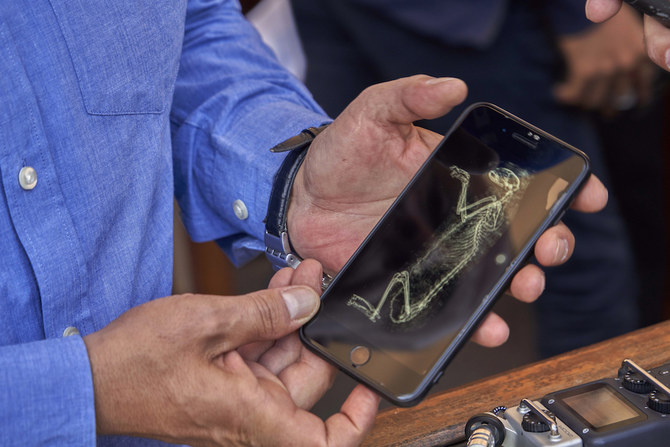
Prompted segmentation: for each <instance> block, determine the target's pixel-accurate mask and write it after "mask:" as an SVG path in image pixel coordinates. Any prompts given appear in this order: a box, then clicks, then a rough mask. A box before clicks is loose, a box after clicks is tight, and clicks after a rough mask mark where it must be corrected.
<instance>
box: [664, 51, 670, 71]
mask: <svg viewBox="0 0 670 447" xmlns="http://www.w3.org/2000/svg"><path fill="white" fill-rule="evenodd" d="M665 66H666V69H667V70H670V49H669V50H666V51H665Z"/></svg>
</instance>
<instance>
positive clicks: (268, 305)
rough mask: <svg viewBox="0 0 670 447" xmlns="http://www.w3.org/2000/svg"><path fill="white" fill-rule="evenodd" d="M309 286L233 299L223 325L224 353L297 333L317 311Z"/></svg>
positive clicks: (316, 303) (317, 299) (281, 289)
mask: <svg viewBox="0 0 670 447" xmlns="http://www.w3.org/2000/svg"><path fill="white" fill-rule="evenodd" d="M319 304H320V298H319V295H317V294H316V292H315V291H314V290H312V288H310V287H308V286H291V287H284V288H280V289H267V290H261V291H259V292H253V293H249V294H247V295H243V296H240V297H237V298H235V300H234V301H233V306H234V307H233V309H232V312H230V309H229V312H228V313H227V315H224V316H223V318H224V319H226V320H227V321H224V322H222V323H223V325H222V327H223V331H221V332H222V333H221V334H220V335H222V336H223V342H224V344H225V346H224V347H223V350H224V351H229V350H231V349H236V348H237V347H239V346H241V345H244V344H247V343H252V342H256V341H266V340H275V339H278V338H281V337H283V336H285V335H288V334H290V333H291V332H294V331H295V330H297V329H298V328H299V327H300V326H302V325H303V324H305V323H306V322H307V321H308V320H309V319H310V318H312V316H314V314H315V313H316V311H317V310H318V309H319Z"/></svg>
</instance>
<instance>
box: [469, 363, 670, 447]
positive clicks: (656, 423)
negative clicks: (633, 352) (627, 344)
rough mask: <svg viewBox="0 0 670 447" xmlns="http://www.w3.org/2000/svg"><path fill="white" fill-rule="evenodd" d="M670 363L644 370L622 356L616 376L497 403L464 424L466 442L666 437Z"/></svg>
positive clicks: (613, 443) (523, 445)
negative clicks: (533, 398)
mask: <svg viewBox="0 0 670 447" xmlns="http://www.w3.org/2000/svg"><path fill="white" fill-rule="evenodd" d="M669 385H670V363H668V364H665V365H662V366H659V367H657V368H654V369H652V370H650V371H646V370H644V369H642V368H640V367H639V366H638V365H637V364H635V362H633V361H632V360H628V359H626V360H624V361H623V363H622V367H621V369H619V372H618V375H617V377H615V378H604V379H600V380H596V381H594V382H589V383H586V384H582V385H578V386H575V387H572V388H568V389H564V390H560V391H556V392H553V393H549V394H547V395H546V396H544V397H542V398H541V399H539V400H538V401H531V400H528V399H523V400H522V401H521V403H520V404H519V405H518V406H515V407H511V408H508V409H505V408H503V407H499V408H497V409H495V410H493V411H492V412H490V413H482V414H480V415H477V416H474V417H473V418H471V419H470V420H469V421H468V423H467V424H466V435H467V437H468V438H469V441H468V446H481V447H484V446H486V447H493V446H495V447H500V446H503V447H532V446H554V447H573V446H575V447H577V446H583V447H591V446H607V447H630V446H632V445H635V444H640V445H663V443H664V442H667V439H670V416H669V415H670V389H669V388H668V386H669Z"/></svg>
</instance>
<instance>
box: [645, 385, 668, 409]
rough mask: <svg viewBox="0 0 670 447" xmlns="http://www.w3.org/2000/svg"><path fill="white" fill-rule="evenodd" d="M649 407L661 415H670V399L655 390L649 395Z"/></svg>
mask: <svg viewBox="0 0 670 447" xmlns="http://www.w3.org/2000/svg"><path fill="white" fill-rule="evenodd" d="M647 406H649V408H651V409H652V410H654V411H658V412H659V413H662V414H670V397H669V396H668V395H667V394H665V393H662V392H660V391H656V390H654V391H652V392H651V393H649V400H648V401H647Z"/></svg>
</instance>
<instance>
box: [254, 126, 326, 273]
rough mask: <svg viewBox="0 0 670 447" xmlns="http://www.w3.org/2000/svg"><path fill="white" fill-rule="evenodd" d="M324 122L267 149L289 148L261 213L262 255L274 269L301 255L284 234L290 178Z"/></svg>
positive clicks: (295, 261) (293, 263)
mask: <svg viewBox="0 0 670 447" xmlns="http://www.w3.org/2000/svg"><path fill="white" fill-rule="evenodd" d="M327 126H328V125H327V124H326V125H323V126H320V127H310V128H309V129H305V130H303V131H302V132H300V134H298V135H296V136H294V137H291V138H289V139H288V140H286V141H284V142H282V143H279V144H278V145H276V146H275V147H273V148H272V149H270V151H272V152H286V151H290V152H289V153H288V154H287V155H286V158H285V159H284V161H283V162H282V164H281V166H280V167H279V170H278V171H277V173H276V174H275V177H274V181H273V184H272V192H271V193H270V201H269V203H268V212H267V215H266V216H265V255H266V256H267V258H268V259H269V260H270V263H271V264H272V267H273V268H274V269H275V270H279V269H280V268H283V267H286V266H289V267H293V268H295V267H297V266H298V264H300V261H302V258H300V256H298V255H297V254H296V253H294V252H293V249H292V247H291V243H290V241H289V238H288V229H287V224H286V213H287V211H288V205H289V200H290V198H291V188H292V187H293V181H294V180H295V176H296V174H297V173H298V169H300V166H301V165H302V162H303V160H304V159H305V155H306V154H307V149H308V148H309V145H310V144H311V143H312V141H313V140H314V138H315V137H316V136H317V135H318V134H319V133H321V131H323V129H325V128H326V127H327Z"/></svg>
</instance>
